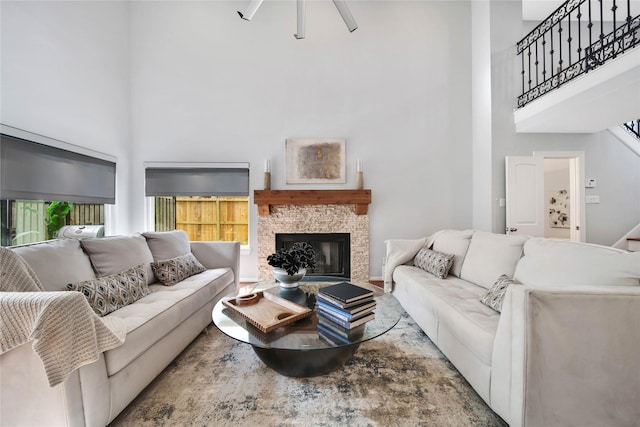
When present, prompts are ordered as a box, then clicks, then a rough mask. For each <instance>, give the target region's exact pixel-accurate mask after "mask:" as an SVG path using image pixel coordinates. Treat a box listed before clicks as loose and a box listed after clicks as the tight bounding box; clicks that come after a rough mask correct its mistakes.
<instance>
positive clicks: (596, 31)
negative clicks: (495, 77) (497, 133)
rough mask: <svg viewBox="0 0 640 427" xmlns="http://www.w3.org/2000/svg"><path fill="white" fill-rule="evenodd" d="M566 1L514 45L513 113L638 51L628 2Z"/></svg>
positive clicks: (638, 33)
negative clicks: (517, 73)
mask: <svg viewBox="0 0 640 427" xmlns="http://www.w3.org/2000/svg"><path fill="white" fill-rule="evenodd" d="M603 3H605V1H604V0H569V1H567V2H565V3H564V4H562V5H561V6H560V7H559V8H558V9H556V11H555V12H553V13H552V14H551V15H550V16H549V17H548V18H547V19H545V20H544V21H543V22H542V23H541V24H540V25H538V26H537V27H536V28H534V29H533V30H532V31H531V32H530V33H529V34H528V35H527V36H526V37H525V38H523V39H522V40H520V42H518V44H517V53H518V55H519V56H520V59H521V64H522V69H521V74H522V94H521V95H520V96H518V108H520V107H523V106H525V105H526V104H527V103H529V102H531V101H533V100H535V99H537V98H538V97H540V96H542V95H544V94H545V93H548V92H550V91H551V90H553V89H556V88H558V87H560V86H561V85H562V84H563V83H566V82H568V81H570V80H572V79H574V78H576V77H577V76H580V75H582V74H584V73H587V72H589V71H591V70H593V69H595V68H597V67H599V66H601V65H602V64H604V63H605V62H607V61H608V60H611V59H613V58H616V57H617V56H618V55H620V54H622V53H624V52H626V51H628V50H629V49H632V48H634V47H636V46H638V45H640V11H639V10H633V11H632V10H631V9H632V3H633V4H634V6H635V7H637V2H632V1H631V0H622V1H616V0H613V1H610V0H609V1H606V4H607V6H606V7H605V5H604V4H603Z"/></svg>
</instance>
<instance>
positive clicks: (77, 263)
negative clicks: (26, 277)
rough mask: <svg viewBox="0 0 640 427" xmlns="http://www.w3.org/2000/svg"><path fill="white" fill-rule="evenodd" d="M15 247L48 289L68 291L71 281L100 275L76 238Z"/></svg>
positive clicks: (89, 278)
mask: <svg viewBox="0 0 640 427" xmlns="http://www.w3.org/2000/svg"><path fill="white" fill-rule="evenodd" d="M12 250H13V251H15V252H16V253H18V254H19V255H20V256H21V257H22V258H23V259H24V260H25V261H26V262H27V264H29V266H30V267H31V268H32V269H33V271H34V272H35V273H36V276H38V279H40V282H41V283H42V287H43V288H44V290H45V291H66V290H67V285H68V284H69V283H76V282H82V281H84V280H91V279H95V278H96V274H95V272H94V271H93V268H91V262H90V261H89V257H87V255H86V254H85V253H84V252H83V251H82V248H81V247H80V243H79V242H78V240H76V239H61V240H51V241H48V242H43V243H38V244H35V245H26V246H18V247H15V248H12ZM127 268H128V267H127Z"/></svg>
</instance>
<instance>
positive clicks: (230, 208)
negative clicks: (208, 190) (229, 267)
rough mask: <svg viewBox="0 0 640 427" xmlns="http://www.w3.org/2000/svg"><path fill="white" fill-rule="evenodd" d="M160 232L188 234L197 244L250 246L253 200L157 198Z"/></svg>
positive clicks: (221, 197)
mask: <svg viewBox="0 0 640 427" xmlns="http://www.w3.org/2000/svg"><path fill="white" fill-rule="evenodd" d="M154 207H155V215H154V218H155V220H154V223H155V230H156V231H165V230H173V229H178V230H184V231H185V232H186V233H187V235H188V236H189V240H193V241H207V240H209V241H211V240H222V241H238V242H240V243H241V244H243V245H247V244H249V198H248V197H246V196H238V197H232V196H220V197H218V196H210V197H201V196H182V197H166V196H160V197H155V200H154Z"/></svg>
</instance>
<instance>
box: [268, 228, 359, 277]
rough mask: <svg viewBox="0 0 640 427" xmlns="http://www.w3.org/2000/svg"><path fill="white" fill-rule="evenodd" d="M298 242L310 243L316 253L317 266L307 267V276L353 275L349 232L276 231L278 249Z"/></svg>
mask: <svg viewBox="0 0 640 427" xmlns="http://www.w3.org/2000/svg"><path fill="white" fill-rule="evenodd" d="M296 242H307V243H309V244H310V245H311V246H312V247H313V250H314V251H315V253H316V266H315V268H307V276H333V277H345V278H350V277H351V235H350V234H349V233H276V249H280V248H284V249H289V248H290V247H291V246H292V245H293V244H294V243H296Z"/></svg>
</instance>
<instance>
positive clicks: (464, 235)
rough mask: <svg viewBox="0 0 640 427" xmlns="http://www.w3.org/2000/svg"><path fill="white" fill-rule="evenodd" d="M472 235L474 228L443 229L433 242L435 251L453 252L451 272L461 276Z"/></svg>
mask: <svg viewBox="0 0 640 427" xmlns="http://www.w3.org/2000/svg"><path fill="white" fill-rule="evenodd" d="M471 236H473V230H443V231H442V232H440V233H439V234H438V236H437V238H436V240H435V241H434V242H433V250H434V251H437V252H442V253H445V254H453V256H454V257H453V266H452V267H451V270H450V271H449V274H452V275H454V276H456V277H460V271H461V270H462V261H464V256H465V255H466V254H467V250H468V249H469V244H470V243H471Z"/></svg>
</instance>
